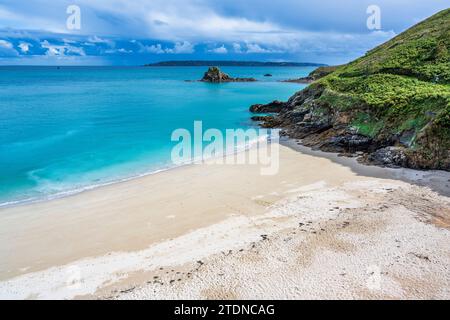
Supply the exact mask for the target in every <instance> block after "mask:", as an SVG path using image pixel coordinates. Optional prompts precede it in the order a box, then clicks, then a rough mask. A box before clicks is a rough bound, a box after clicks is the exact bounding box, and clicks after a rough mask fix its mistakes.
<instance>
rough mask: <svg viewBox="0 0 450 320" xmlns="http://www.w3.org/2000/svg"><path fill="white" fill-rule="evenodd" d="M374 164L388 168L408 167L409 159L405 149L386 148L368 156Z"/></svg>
mask: <svg viewBox="0 0 450 320" xmlns="http://www.w3.org/2000/svg"><path fill="white" fill-rule="evenodd" d="M368 160H369V161H370V162H372V163H375V164H378V165H383V166H387V167H406V166H407V162H408V158H407V156H406V154H405V148H403V147H386V148H381V149H378V150H376V151H375V152H372V153H371V154H369V156H368Z"/></svg>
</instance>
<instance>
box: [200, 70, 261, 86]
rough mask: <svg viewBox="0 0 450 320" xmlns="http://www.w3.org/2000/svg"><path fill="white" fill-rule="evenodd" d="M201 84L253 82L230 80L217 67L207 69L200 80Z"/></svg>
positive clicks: (249, 80)
mask: <svg viewBox="0 0 450 320" xmlns="http://www.w3.org/2000/svg"><path fill="white" fill-rule="evenodd" d="M200 81H201V82H211V83H221V82H254V81H257V80H256V79H254V78H232V77H230V76H229V75H228V74H226V73H224V72H222V71H220V69H219V67H209V68H208V71H206V72H205V75H204V76H203V78H202V79H201V80H200Z"/></svg>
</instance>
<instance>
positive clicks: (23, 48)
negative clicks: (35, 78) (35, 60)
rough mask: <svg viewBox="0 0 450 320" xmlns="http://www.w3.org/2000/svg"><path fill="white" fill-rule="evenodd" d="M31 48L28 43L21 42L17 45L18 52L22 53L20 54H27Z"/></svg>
mask: <svg viewBox="0 0 450 320" xmlns="http://www.w3.org/2000/svg"><path fill="white" fill-rule="evenodd" d="M32 46H33V45H32V44H30V43H28V42H21V43H19V45H18V47H19V48H20V51H22V53H27V52H28V51H30V47H32Z"/></svg>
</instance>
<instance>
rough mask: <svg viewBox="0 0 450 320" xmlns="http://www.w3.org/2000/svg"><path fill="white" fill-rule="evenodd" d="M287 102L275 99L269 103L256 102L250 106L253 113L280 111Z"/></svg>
mask: <svg viewBox="0 0 450 320" xmlns="http://www.w3.org/2000/svg"><path fill="white" fill-rule="evenodd" d="M285 105H286V103H284V102H281V101H278V100H275V101H272V102H271V103H268V104H254V105H252V106H251V107H250V112H253V113H279V112H280V111H281V110H283V108H284V107H285Z"/></svg>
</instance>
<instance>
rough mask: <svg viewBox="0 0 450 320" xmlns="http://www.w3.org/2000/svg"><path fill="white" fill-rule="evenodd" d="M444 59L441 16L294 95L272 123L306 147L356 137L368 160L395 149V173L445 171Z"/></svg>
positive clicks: (447, 67) (448, 19)
mask: <svg viewBox="0 0 450 320" xmlns="http://www.w3.org/2000/svg"><path fill="white" fill-rule="evenodd" d="M449 51H450V9H447V10H444V11H441V12H439V13H437V14H435V15H434V16H432V17H430V18H429V19H427V20H425V21H423V22H421V23H419V24H417V25H415V26H414V27H412V28H410V29H408V30H407V31H405V32H403V33H402V34H400V35H398V36H397V37H395V38H393V39H392V40H390V41H388V42H386V43H384V44H383V45H381V46H379V47H377V48H375V49H373V50H371V51H369V52H368V53H367V54H366V55H365V56H363V57H361V58H359V59H357V60H355V61H353V62H351V63H349V64H347V65H344V66H339V67H338V68H337V69H336V70H335V71H334V72H332V73H331V74H328V75H325V76H324V77H322V78H320V79H319V80H318V81H316V82H314V83H313V84H311V85H310V87H309V88H307V89H306V90H305V91H303V92H300V93H298V94H296V96H294V97H293V98H291V99H290V101H289V102H288V106H287V111H286V112H282V113H281V114H280V119H281V120H280V121H279V122H280V123H282V124H283V126H286V127H288V128H289V129H290V130H289V131H290V134H291V135H293V136H300V137H301V138H305V137H306V136H307V134H309V135H311V134H313V135H315V137H314V139H312V138H311V137H310V138H309V140H310V141H313V143H312V142H311V143H310V144H313V145H319V146H321V147H328V149H330V148H329V147H330V146H332V145H333V142H334V141H336V137H337V136H339V135H340V136H342V135H349V134H353V135H355V134H356V135H358V136H363V137H367V138H368V139H370V147H367V144H365V145H364V148H365V149H368V150H369V153H374V152H375V151H376V149H381V148H385V147H389V146H395V147H399V149H398V150H397V151H398V152H401V156H400V157H399V159H400V160H398V161H397V162H398V163H397V164H398V165H404V166H409V167H415V168H440V169H446V170H450V151H449V150H450V54H449ZM299 114H303V115H305V114H306V115H307V116H305V117H303V118H299V117H298V115H299ZM309 128H313V129H314V130H309ZM358 139H360V140H361V137H358ZM338 140H339V139H338ZM341 140H342V139H341ZM341 140H339V141H341ZM363 140H364V139H363ZM306 141H308V139H306ZM349 146H353V147H354V146H357V143H356V144H355V143H351V141H350V142H349ZM340 147H345V144H343V143H341V144H340ZM364 148H363V149H364ZM331 149H332V148H331ZM364 151H366V150H364ZM397 151H396V152H397ZM398 152H397V153H398ZM391 160H392V159H391ZM394 162H395V161H394Z"/></svg>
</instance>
